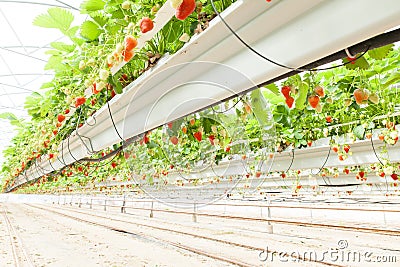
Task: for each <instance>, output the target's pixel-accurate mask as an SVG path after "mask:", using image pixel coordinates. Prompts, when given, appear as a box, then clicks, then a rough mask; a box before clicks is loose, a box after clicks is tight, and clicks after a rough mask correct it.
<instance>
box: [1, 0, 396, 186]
mask: <svg viewBox="0 0 400 267" xmlns="http://www.w3.org/2000/svg"><path fill="white" fill-rule="evenodd" d="M354 10H362V12H354ZM338 14H340V18H339V17H338ZM398 14H400V5H399V4H398V1H397V0H382V1H379V2H377V1H376V0H352V1H348V0H318V1H292V0H280V1H278V0H276V1H272V2H271V3H266V2H265V1H254V0H239V1H237V2H235V3H233V4H232V5H231V6H230V7H229V8H228V9H226V10H225V11H224V12H223V13H222V14H221V15H222V17H223V18H224V20H225V21H226V22H227V23H228V24H229V25H230V26H231V27H232V28H233V29H234V30H235V31H236V32H237V34H238V35H239V36H240V37H241V38H242V39H243V40H245V41H246V43H248V44H250V45H251V46H252V47H254V48H255V49H256V50H257V51H259V52H260V53H262V54H264V55H268V56H269V57H270V58H273V59H276V60H277V61H279V62H281V63H283V64H285V65H287V66H293V67H299V68H300V67H304V66H308V65H309V64H312V63H313V62H318V61H319V60H321V59H324V58H325V59H326V57H327V55H335V54H337V53H339V55H341V54H340V53H344V49H346V48H350V47H352V46H355V45H357V44H360V43H362V42H364V41H366V40H372V39H373V38H374V37H375V36H378V35H379V34H382V33H383V32H386V31H389V30H390V29H392V28H394V27H396V26H398V25H400V16H398ZM341 18H352V19H351V23H348V20H345V19H341ZM392 37H393V36H392ZM395 37H396V38H397V39H396V38H392V39H390V38H386V39H387V41H389V40H390V41H391V42H392V41H395V40H398V39H399V38H400V36H399V35H397V36H395ZM385 44H387V43H386V42H385V41H384V40H382V39H380V42H379V45H380V46H382V45H385ZM362 47H363V49H362V51H364V50H365V46H362ZM371 47H373V46H371ZM227 48H229V49H227ZM340 51H341V52H340ZM350 52H351V53H354V52H356V51H354V50H352V49H350ZM337 55H338V54H337ZM332 60H334V58H332ZM199 62H202V63H204V64H200V63H199ZM185 63H186V64H185ZM205 63H209V64H208V65H207V64H205ZM320 63H321V64H323V63H322V62H320ZM324 63H328V62H324ZM312 67H316V66H312ZM227 70H228V71H227ZM232 71H236V72H237V73H240V74H241V75H243V76H244V77H247V78H248V79H247V80H246V81H243V80H238V79H237V76H236V75H235V76H232ZM288 73H289V74H291V73H290V72H289V71H288V70H287V69H284V68H281V67H279V66H276V65H273V64H270V63H269V62H266V61H265V60H263V59H262V58H260V57H258V56H257V55H255V54H254V53H252V52H251V51H250V50H249V49H248V48H247V47H245V46H243V44H242V43H240V42H239V41H238V40H237V39H236V37H235V36H233V35H232V34H231V32H230V31H229V30H228V29H227V28H226V26H225V25H224V24H223V23H222V22H221V21H220V20H219V18H218V17H217V18H215V19H214V20H213V21H211V23H210V26H209V28H207V29H206V30H205V31H204V32H202V33H201V34H199V35H195V36H193V37H192V38H191V40H190V42H188V43H187V44H186V45H185V46H184V47H183V48H182V49H181V50H180V51H178V52H177V53H176V54H174V55H172V56H169V57H165V58H163V59H162V60H160V61H159V63H158V64H157V65H156V66H155V67H153V68H152V69H151V70H149V71H147V72H145V73H144V74H143V75H142V76H141V77H139V78H138V79H137V80H135V81H134V82H132V83H131V84H130V85H128V86H127V87H126V88H125V89H124V93H123V94H121V95H117V96H116V97H114V98H113V99H112V100H111V101H110V103H109V104H110V110H111V111H112V114H113V120H114V122H115V127H114V125H113V123H112V121H111V120H110V115H109V110H108V107H107V105H106V106H103V107H102V108H101V109H100V110H98V111H97V112H96V113H95V114H94V115H93V117H92V119H94V120H96V126H95V127H91V126H89V125H88V124H85V125H84V126H83V127H81V128H79V135H81V136H85V137H87V138H88V140H90V145H91V146H92V147H93V150H94V151H99V150H102V149H104V148H106V147H109V146H110V145H113V144H116V143H119V142H120V141H121V139H120V137H119V136H118V135H117V132H118V133H122V137H123V138H124V139H127V138H130V137H132V136H137V135H139V134H143V133H145V132H146V131H148V130H151V129H154V128H156V127H158V126H161V125H163V124H165V123H167V122H169V121H173V120H176V119H178V118H181V117H184V116H186V115H188V114H191V113H193V112H196V111H199V110H202V109H204V108H205V107H208V106H211V105H215V104H218V103H220V102H221V101H223V100H224V99H228V98H230V97H235V96H237V95H239V94H242V93H244V92H246V91H248V90H251V89H255V88H257V86H256V85H259V84H263V83H266V82H268V83H269V82H273V81H276V79H278V78H282V77H286V76H287V75H288ZM293 74H294V73H293ZM177 81H178V82H179V84H177ZM196 81H208V82H212V83H217V84H220V85H221V84H222V85H224V87H225V88H229V90H226V89H221V88H217V87H215V86H210V84H207V83H202V84H199V83H196ZM249 88H250V89H249ZM182 103H188V104H182ZM178 105H180V106H179V108H176V107H177V106H178ZM171 110H172V111H173V112H171ZM155 111H156V112H155ZM90 120H91V118H89V120H88V123H89V124H91V121H90ZM116 129H117V131H116ZM83 141H84V142H85V143H86V146H88V143H87V142H88V141H87V140H86V141H85V140H83ZM66 142H67V141H66V140H64V144H63V147H64V148H65V147H67V143H66ZM69 148H70V151H68V150H66V149H64V151H61V146H60V149H59V152H60V153H61V152H63V155H62V156H61V155H60V156H61V158H62V159H63V162H65V163H66V164H67V165H69V164H72V163H74V162H75V161H76V160H80V159H82V158H87V157H89V156H90V153H88V151H87V150H86V148H85V146H84V145H83V144H82V141H81V139H80V138H79V137H78V135H77V133H76V132H74V133H73V134H72V135H71V136H70V147H69ZM71 154H72V155H73V157H72V156H71ZM39 165H40V167H41V170H43V171H44V172H46V173H50V172H52V171H53V168H54V169H56V170H58V169H61V168H62V167H64V165H63V164H61V163H60V162H58V161H56V162H54V164H53V165H52V167H53V168H52V167H51V166H50V165H49V163H48V162H47V161H42V162H40V163H39ZM27 175H28V179H29V180H33V179H35V178H38V175H39V174H38V173H36V172H33V171H28V172H27ZM17 179H18V180H17V181H16V184H15V186H14V187H13V188H15V187H17V186H19V185H21V184H23V183H25V182H26V180H25V179H24V178H23V177H21V179H19V178H17ZM13 188H9V190H12V189H13Z"/></svg>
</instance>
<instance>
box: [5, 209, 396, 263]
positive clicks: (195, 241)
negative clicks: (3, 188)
mask: <svg viewBox="0 0 400 267" xmlns="http://www.w3.org/2000/svg"><path fill="white" fill-rule="evenodd" d="M0 205H1V206H0V207H1V210H2V216H1V223H0V229H1V230H0V241H1V247H0V253H1V259H2V260H1V262H0V266H188V264H189V263H190V265H192V266H246V267H247V266H270V265H271V264H272V266H281V265H284V266H376V264H377V262H378V261H379V262H380V263H381V264H384V265H383V266H397V265H396V264H397V263H398V260H400V251H399V250H398V249H397V247H393V244H398V243H399V242H400V235H399V229H398V228H396V227H395V228H393V227H389V226H390V224H387V226H388V227H387V228H381V227H379V228H374V227H372V224H367V223H364V224H350V223H348V222H347V223H345V221H344V220H345V217H343V215H344V213H343V212H339V211H338V213H337V215H336V216H335V217H336V218H337V223H336V225H338V226H339V227H341V226H342V225H343V226H346V227H348V226H351V225H353V226H354V227H364V228H365V227H366V226H368V225H369V226H370V227H372V229H377V230H379V229H381V231H380V232H375V231H361V228H359V230H360V231H357V232H356V231H350V230H349V229H347V230H346V229H338V228H337V227H321V226H317V227H312V226H311V227H310V226H307V225H306V224H307V222H306V220H304V218H303V221H304V222H305V223H302V224H296V225H294V224H290V223H289V224H286V223H274V224H273V233H269V232H268V227H267V224H266V222H265V221H260V222H258V221H248V220H229V219H227V218H226V219H224V218H223V217H221V218H212V217H211V218H209V217H207V216H198V218H197V220H196V221H192V220H191V219H190V217H191V216H188V214H179V213H164V214H162V213H161V212H160V210H158V209H157V210H156V211H155V213H154V217H151V218H150V217H149V216H148V214H147V215H145V214H143V213H142V212H140V211H135V210H134V209H132V207H130V208H129V207H128V210H127V212H126V213H121V212H120V210H119V207H117V206H114V207H113V206H110V207H109V209H107V211H104V210H103V209H102V208H101V207H98V206H93V208H89V207H86V206H85V205H82V206H81V207H79V206H76V205H75V204H72V205H70V204H56V203H54V204H43V203H42V204H32V203H29V204H28V203H25V204H24V203H11V202H4V203H1V204H0ZM325 206H326V205H325ZM373 207H374V205H370V208H373ZM169 210H170V211H171V209H169ZM208 213H210V212H209V211H208ZM274 213H276V211H275V212H274ZM291 213H292V214H293V216H297V215H299V214H297V212H295V211H292V212H291ZM295 213H296V214H295ZM199 214H200V213H199ZM202 214H204V213H202ZM228 214H229V213H228ZM234 214H235V213H232V216H234ZM303 214H304V213H303ZM371 214H372V213H371ZM242 215H244V214H242ZM282 215H283V214H282ZM305 216H307V215H305ZM315 216H318V215H317V213H316V214H315ZM354 216H355V217H357V216H358V217H360V213H354ZM378 217H379V216H377V217H376V219H377V220H378V219H379V218H378ZM322 218H323V216H321V217H320V218H319V219H317V217H315V219H314V220H313V221H312V222H313V223H315V224H323V223H324V222H325V223H326V222H331V223H332V222H333V221H332V219H329V220H326V219H327V218H326V219H325V220H324V219H322ZM341 218H342V220H340V219H341ZM389 218H390V214H388V217H387V219H389ZM393 218H394V217H393ZM376 223H378V221H377V222H376ZM388 223H389V221H388ZM327 226H328V225H327ZM390 229H392V230H390ZM385 231H387V232H385ZM390 231H392V233H391V232H390ZM282 253H283V254H282ZM17 262H19V263H20V264H17ZM13 263H15V265H13Z"/></svg>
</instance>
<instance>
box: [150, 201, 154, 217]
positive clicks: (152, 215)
mask: <svg viewBox="0 0 400 267" xmlns="http://www.w3.org/2000/svg"><path fill="white" fill-rule="evenodd" d="M153 208H154V201H152V202H151V210H150V218H153V217H154V214H153Z"/></svg>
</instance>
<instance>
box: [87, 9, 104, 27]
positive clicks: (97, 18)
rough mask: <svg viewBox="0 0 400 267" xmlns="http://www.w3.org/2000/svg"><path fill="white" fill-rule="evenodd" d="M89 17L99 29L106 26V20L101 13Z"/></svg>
mask: <svg viewBox="0 0 400 267" xmlns="http://www.w3.org/2000/svg"><path fill="white" fill-rule="evenodd" d="M90 17H91V18H92V19H93V20H94V21H95V22H96V23H97V24H99V25H100V26H101V27H104V25H106V24H107V22H108V19H107V18H106V17H104V16H103V15H102V14H101V13H98V14H97V12H96V13H94V14H91V15H90Z"/></svg>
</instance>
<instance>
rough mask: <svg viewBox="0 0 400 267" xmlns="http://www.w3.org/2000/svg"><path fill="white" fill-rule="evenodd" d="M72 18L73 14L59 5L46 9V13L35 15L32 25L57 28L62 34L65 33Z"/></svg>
mask: <svg viewBox="0 0 400 267" xmlns="http://www.w3.org/2000/svg"><path fill="white" fill-rule="evenodd" d="M73 20H74V16H73V15H72V13H71V12H69V11H68V10H65V9H62V8H59V7H53V8H49V9H48V10H47V14H41V15H39V16H37V17H36V18H35V19H34V21H33V25H36V26H39V27H44V28H53V29H58V30H60V31H61V32H62V33H63V34H65V35H67V32H68V30H69V29H70V27H71V23H72V21H73Z"/></svg>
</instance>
